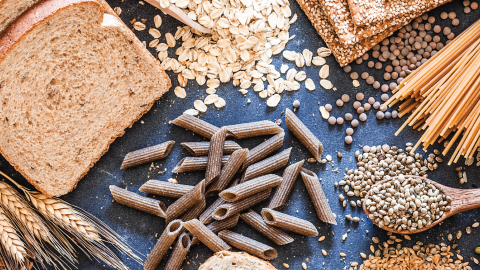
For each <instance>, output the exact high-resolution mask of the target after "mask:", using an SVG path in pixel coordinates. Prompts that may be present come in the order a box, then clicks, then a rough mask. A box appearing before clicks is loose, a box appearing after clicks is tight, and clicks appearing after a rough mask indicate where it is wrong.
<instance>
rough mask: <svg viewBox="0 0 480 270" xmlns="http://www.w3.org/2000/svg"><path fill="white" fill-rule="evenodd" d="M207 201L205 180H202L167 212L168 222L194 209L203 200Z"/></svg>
mask: <svg viewBox="0 0 480 270" xmlns="http://www.w3.org/2000/svg"><path fill="white" fill-rule="evenodd" d="M204 199H205V180H202V181H201V182H200V183H198V184H197V185H196V186H195V187H194V188H192V189H191V190H190V191H189V192H188V193H187V194H185V195H183V196H182V197H181V198H179V199H178V200H176V201H175V202H174V203H172V204H171V205H170V206H169V207H168V208H167V212H166V222H167V223H168V222H170V221H171V220H173V219H175V218H177V217H179V216H181V215H182V214H183V213H185V212H187V211H188V210H189V209H190V208H192V207H194V206H195V205H196V204H197V203H199V202H200V201H201V200H204Z"/></svg>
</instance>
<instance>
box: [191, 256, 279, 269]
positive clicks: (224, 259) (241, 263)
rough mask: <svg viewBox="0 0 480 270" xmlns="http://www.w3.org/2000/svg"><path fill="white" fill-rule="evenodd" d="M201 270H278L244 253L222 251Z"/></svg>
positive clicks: (201, 267) (202, 266)
mask: <svg viewBox="0 0 480 270" xmlns="http://www.w3.org/2000/svg"><path fill="white" fill-rule="evenodd" d="M198 269H199V270H238V269H242V270H276V268H275V267H273V265H271V264H270V263H269V262H267V261H264V260H262V259H259V258H257V257H254V256H252V255H249V254H247V253H244V252H230V251H220V252H217V253H215V255H213V256H212V257H210V258H209V259H208V260H207V261H205V262H204V263H203V264H202V265H201V266H200V268H198Z"/></svg>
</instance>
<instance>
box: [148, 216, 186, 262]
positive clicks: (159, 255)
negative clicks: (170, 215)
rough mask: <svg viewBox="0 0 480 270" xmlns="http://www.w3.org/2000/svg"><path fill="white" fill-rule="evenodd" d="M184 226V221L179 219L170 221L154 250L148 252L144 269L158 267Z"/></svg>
mask: <svg viewBox="0 0 480 270" xmlns="http://www.w3.org/2000/svg"><path fill="white" fill-rule="evenodd" d="M182 228H183V226H182V221H181V220H179V219H176V220H173V221H172V222H170V223H168V225H167V228H165V230H164V231H163V233H162V235H160V238H158V240H157V243H156V244H155V246H154V247H153V249H152V252H150V254H148V256H147V259H146V260H145V264H144V265H143V269H144V270H155V268H157V266H158V264H159V263H160V261H161V260H162V259H163V256H165V254H166V253H167V251H168V249H170V246H171V245H172V244H173V241H175V238H177V236H178V235H179V234H180V231H181V229H182Z"/></svg>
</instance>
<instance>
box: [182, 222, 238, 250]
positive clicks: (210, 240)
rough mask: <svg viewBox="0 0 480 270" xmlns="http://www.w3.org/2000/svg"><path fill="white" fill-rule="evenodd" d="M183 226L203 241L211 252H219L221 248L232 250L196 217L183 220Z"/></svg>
mask: <svg viewBox="0 0 480 270" xmlns="http://www.w3.org/2000/svg"><path fill="white" fill-rule="evenodd" d="M183 226H184V227H185V228H186V229H187V230H188V231H189V232H190V233H191V234H193V235H194V236H195V237H197V238H198V240H200V242H202V243H204V244H205V245H206V246H207V247H208V248H209V249H211V250H212V251H213V252H219V251H222V250H232V248H231V247H230V246H229V245H227V243H225V242H224V241H223V240H222V239H220V237H218V236H217V235H216V234H215V233H213V232H212V231H211V230H209V229H208V228H207V226H205V225H204V224H203V223H201V222H200V221H199V220H198V219H192V220H190V221H187V222H183Z"/></svg>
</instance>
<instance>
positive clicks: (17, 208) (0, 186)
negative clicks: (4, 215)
mask: <svg viewBox="0 0 480 270" xmlns="http://www.w3.org/2000/svg"><path fill="white" fill-rule="evenodd" d="M0 201H1V203H2V205H3V206H4V207H5V208H6V209H8V210H9V211H10V213H12V214H13V215H15V217H16V218H18V220H19V221H20V222H22V224H23V225H24V226H25V227H26V228H27V229H28V230H29V231H30V232H32V233H33V234H34V235H35V237H36V238H37V239H39V240H44V241H45V242H47V243H50V236H51V235H50V234H49V233H48V230H47V229H46V227H45V225H44V224H43V221H42V220H41V219H40V217H39V216H38V215H37V213H35V212H34V211H33V210H32V209H31V208H30V207H29V205H28V204H27V202H25V201H24V200H23V199H22V198H21V197H20V195H19V194H18V193H17V191H16V190H14V189H13V188H12V187H11V186H10V185H8V184H7V183H5V182H3V181H0Z"/></svg>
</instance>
